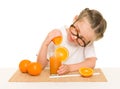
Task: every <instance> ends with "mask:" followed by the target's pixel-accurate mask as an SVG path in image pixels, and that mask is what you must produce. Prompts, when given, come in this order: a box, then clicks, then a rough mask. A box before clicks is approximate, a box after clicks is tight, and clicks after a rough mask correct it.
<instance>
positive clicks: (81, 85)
mask: <svg viewBox="0 0 120 89" xmlns="http://www.w3.org/2000/svg"><path fill="white" fill-rule="evenodd" d="M101 69H102V71H103V72H104V74H105V76H106V78H107V80H108V82H57V83H56V82H8V80H9V79H10V78H11V76H12V75H13V74H14V73H15V71H16V70H17V69H16V68H0V89H120V68H101Z"/></svg>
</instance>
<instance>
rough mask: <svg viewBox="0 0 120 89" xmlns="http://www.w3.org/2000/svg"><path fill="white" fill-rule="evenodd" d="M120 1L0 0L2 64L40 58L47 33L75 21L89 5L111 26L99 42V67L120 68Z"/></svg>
mask: <svg viewBox="0 0 120 89" xmlns="http://www.w3.org/2000/svg"><path fill="white" fill-rule="evenodd" d="M118 1H119V0H0V67H18V64H19V62H20V61H21V60H22V59H30V60H31V61H36V53H37V52H38V51H39V48H40V46H41V44H42V42H43V40H44V38H45V37H46V35H47V33H48V32H49V31H50V30H52V29H54V28H59V27H61V26H63V25H69V24H71V23H72V20H73V17H74V16H75V15H76V14H79V13H80V11H81V10H82V9H84V8H86V7H88V8H90V9H97V10H99V11H100V12H101V13H102V14H103V16H104V17H105V19H106V20H107V23H108V26H107V30H106V33H105V36H104V38H103V39H101V40H99V41H97V42H95V47H96V54H97V57H98V60H97V64H96V67H120V57H119V54H120V53H119V49H120V43H119V38H120V33H119V30H120V25H119V24H120V22H119V21H120V13H119V11H120V10H119V8H120V5H119V3H118Z"/></svg>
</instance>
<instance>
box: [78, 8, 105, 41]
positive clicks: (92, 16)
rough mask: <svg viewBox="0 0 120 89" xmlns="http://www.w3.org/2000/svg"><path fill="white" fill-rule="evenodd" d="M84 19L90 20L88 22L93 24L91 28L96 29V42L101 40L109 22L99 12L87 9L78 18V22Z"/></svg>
mask: <svg viewBox="0 0 120 89" xmlns="http://www.w3.org/2000/svg"><path fill="white" fill-rule="evenodd" d="M84 17H85V18H87V19H88V22H89V23H90V24H91V28H92V29H94V32H95V34H96V40H99V39H101V38H102V37H103V36H104V32H105V30H106V27H107V22H106V20H105V19H104V18H103V16H102V15H101V13H100V12H98V11H97V10H90V9H89V8H85V9H84V10H83V11H82V12H81V13H80V15H79V16H78V20H81V19H82V18H84ZM78 20H77V21H78Z"/></svg>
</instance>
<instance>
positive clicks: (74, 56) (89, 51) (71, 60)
mask: <svg viewBox="0 0 120 89" xmlns="http://www.w3.org/2000/svg"><path fill="white" fill-rule="evenodd" d="M61 32H62V36H63V41H62V43H61V44H60V45H61V46H64V47H66V48H67V49H68V51H69V57H68V58H67V60H66V61H64V64H75V63H80V62H81V61H83V60H85V59H86V58H90V57H96V55H95V49H94V45H93V43H92V44H90V45H88V46H86V47H81V46H79V45H78V46H76V45H74V44H72V43H70V42H69V41H68V39H67V32H66V28H65V27H63V28H61ZM55 48H56V46H55V45H54V43H53V42H51V43H50V45H49V46H48V55H47V58H48V59H49V57H50V56H51V55H53V53H54V50H55Z"/></svg>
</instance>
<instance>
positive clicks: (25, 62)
mask: <svg viewBox="0 0 120 89" xmlns="http://www.w3.org/2000/svg"><path fill="white" fill-rule="evenodd" d="M30 63H31V61H29V60H28V59H24V60H22V61H20V63H19V69H20V71H21V72H23V73H27V67H28V65H29V64H30Z"/></svg>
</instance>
